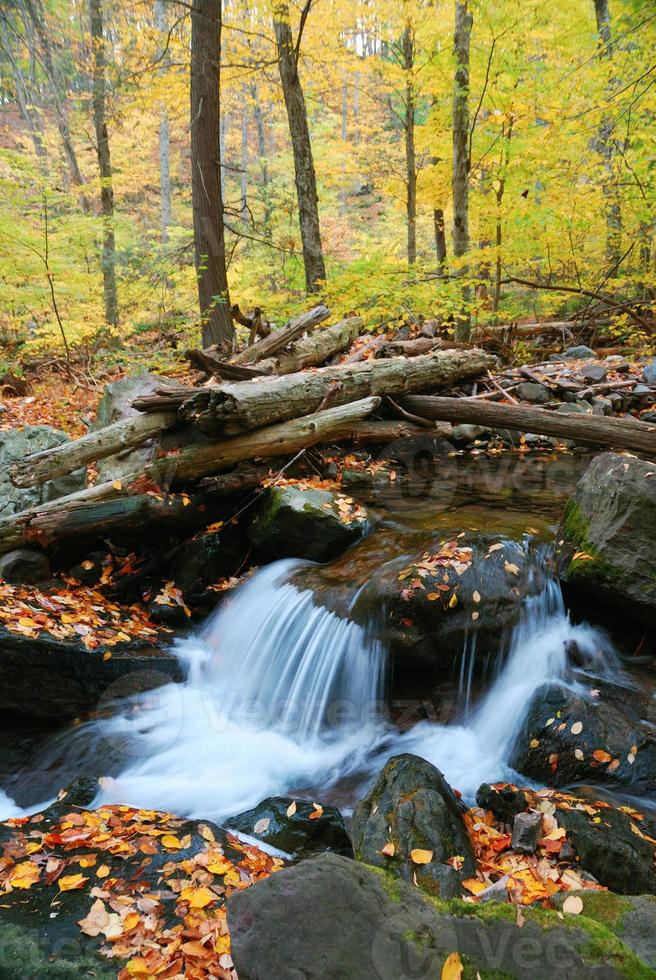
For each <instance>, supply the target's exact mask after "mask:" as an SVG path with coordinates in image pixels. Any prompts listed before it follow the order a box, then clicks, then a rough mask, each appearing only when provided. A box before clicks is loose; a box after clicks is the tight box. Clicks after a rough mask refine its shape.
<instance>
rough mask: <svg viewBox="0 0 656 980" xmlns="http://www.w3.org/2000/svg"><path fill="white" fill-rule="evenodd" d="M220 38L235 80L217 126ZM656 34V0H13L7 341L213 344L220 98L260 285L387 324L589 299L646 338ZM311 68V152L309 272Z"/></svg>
mask: <svg viewBox="0 0 656 980" xmlns="http://www.w3.org/2000/svg"><path fill="white" fill-rule="evenodd" d="M201 8H204V9H203V10H202V14H203V18H202V19H201V20H200V21H199V20H198V14H199V10H201ZM217 8H218V9H217ZM217 13H218V22H217V21H216V20H212V18H213V17H214V18H216V15H217ZM194 17H196V20H197V28H199V31H200V32H199V33H198V32H197V34H196V39H195V41H194V38H193V37H192V35H193V21H194ZM208 18H209V19H208ZM208 24H209V25H210V27H208V26H207V25H208ZM217 28H218V31H217ZM208 37H209V41H208ZM199 38H200V43H209V45H210V56H213V52H216V59H217V61H216V89H217V96H218V93H219V91H220V118H219V99H218V97H217V104H216V108H214V107H211V111H212V113H213V117H212V119H211V120H210V121H209V123H208V125H207V127H206V126H205V123H204V120H201V122H203V125H202V126H199V119H200V118H201V117H200V114H201V113H206V112H207V111H208V108H209V107H208V105H207V103H204V102H203V97H202V95H201V97H200V101H199V100H198V93H196V103H195V108H194V92H193V91H191V92H190V89H192V88H193V86H192V85H191V81H190V80H191V77H192V75H193V71H192V62H193V59H194V56H195V55H198V45H199ZM285 39H286V40H285ZM655 40H656V3H654V2H653V0H611V4H610V6H609V3H608V2H607V0H568V2H560V0H558V2H555V3H551V4H544V3H543V2H539V0H522V3H521V4H518V3H516V2H511V0H493V2H476V0H471V2H469V3H467V2H455V3H453V2H452V0H307V2H306V3H305V4H304V5H297V4H294V3H289V4H287V3H281V2H279V0H277V2H274V3H272V4H269V3H261V4H258V3H253V2H248V0H224V2H223V4H222V6H221V4H220V3H217V2H216V0H196V6H195V7H194V5H193V4H191V3H187V2H182V0H154V2H153V0H2V2H0V341H1V342H2V344H3V345H4V352H5V353H4V359H5V364H6V366H7V367H11V368H12V369H14V370H15V369H16V364H17V362H18V361H19V360H20V358H24V357H27V356H35V355H37V356H38V355H39V354H40V353H42V352H43V351H50V352H52V351H55V352H59V353H60V354H63V353H64V346H65V345H67V346H68V348H70V349H74V350H77V351H82V352H83V353H84V356H85V357H86V358H87V359H88V360H90V359H93V357H95V356H98V355H99V354H100V355H101V356H102V357H104V358H109V359H110V360H111V361H113V362H115V363H116V365H117V366H120V365H121V364H123V363H126V361H127V360H129V359H130V358H134V357H135V356H139V352H141V354H142V355H143V357H145V358H146V359H147V363H148V365H149V366H151V365H159V366H160V367H162V368H164V367H166V365H167V363H168V362H169V361H170V360H171V358H172V357H175V356H176V355H175V351H176V349H178V348H180V349H184V347H185V345H186V346H189V345H190V344H191V345H192V346H193V345H195V346H197V345H198V339H199V324H200V317H199V296H198V279H199V278H202V276H203V273H204V271H205V264H204V263H205V257H204V255H203V250H202V248H201V249H200V252H199V249H198V240H197V241H196V254H195V252H194V216H193V207H192V183H193V180H192V175H193V172H194V166H195V162H194V161H195V159H196V158H197V155H198V158H199V155H200V154H201V153H202V152H207V148H206V147H205V148H203V147H202V145H201V146H199V145H198V143H199V134H200V140H201V142H202V137H203V135H207V134H212V133H213V132H214V124H216V133H217V136H218V140H217V142H218V146H216V147H215V148H213V147H210V153H211V155H212V156H214V159H213V160H212V161H211V165H213V166H215V167H216V166H217V165H218V166H219V167H220V175H221V180H220V194H221V197H222V203H221V204H219V205H218V206H217V202H216V200H213V202H212V208H213V209H214V212H215V217H217V218H218V216H219V215H220V214H221V213H222V216H223V221H222V222H221V223H222V232H223V233H224V235H225V251H224V255H225V264H226V269H227V276H228V282H229V287H230V294H231V296H230V301H231V302H238V303H239V305H240V307H241V309H242V310H246V311H250V310H252V309H253V308H254V307H256V306H259V307H262V308H263V310H264V311H265V314H266V316H267V317H268V318H269V319H270V320H273V321H275V322H276V323H282V322H284V320H285V318H286V317H287V316H289V315H291V314H293V313H297V312H299V311H300V310H302V309H304V308H307V306H308V305H311V304H309V303H308V299H307V292H308V291H310V292H317V294H318V298H319V299H320V300H321V301H323V302H325V303H326V304H327V305H329V306H330V307H331V309H332V310H333V312H334V313H335V314H336V315H342V314H346V313H348V312H351V311H356V312H357V313H358V314H359V315H360V316H362V317H363V319H364V323H365V326H366V327H367V328H368V329H372V330H373V329H376V328H379V327H380V326H381V325H387V324H389V323H390V322H396V321H397V320H398V319H399V318H401V319H403V318H407V319H409V320H410V321H412V320H413V319H417V318H420V317H427V318H428V317H430V318H434V319H436V320H438V321H439V322H441V323H444V324H446V325H447V326H448V327H449V329H452V330H453V331H455V332H457V330H458V328H459V324H460V325H462V324H465V325H466V327H467V329H468V325H469V323H472V324H473V325H474V326H481V325H489V324H492V325H493V324H495V323H509V322H514V321H517V320H520V321H521V320H524V321H526V320H535V319H542V318H549V317H552V318H553V317H564V316H569V315H571V314H573V313H575V312H578V313H581V312H582V311H584V310H589V309H590V308H593V309H596V310H597V312H598V313H602V312H603V313H608V312H609V311H611V312H612V313H613V314H614V318H613V324H612V330H613V331H614V332H615V335H616V336H617V339H618V341H620V342H626V341H629V342H633V343H637V344H639V345H640V346H641V347H642V348H643V349H644V348H647V349H649V348H650V347H651V336H650V331H649V329H648V322H649V317H648V316H646V314H645V310H649V308H650V307H651V306H652V305H653V301H654V297H655V296H656V271H655V262H654V232H655V230H656V226H655V220H654V219H655V211H654V209H655V207H656V196H655V192H654V181H655V178H656V164H655V161H656V154H655V146H656V128H655V127H654V118H655V114H656V64H654V63H653V62H654V57H653V52H654V49H655V44H654V42H655ZM285 44H287V47H285ZM464 45H466V50H465V47H464ZM219 51H220V72H219V64H218V55H219ZM285 52H286V53H287V54H288V55H290V56H291V58H292V61H293V64H292V68H291V71H292V74H294V73H295V76H296V77H295V78H294V79H292V81H291V83H290V78H289V76H288V77H287V79H285V72H284V70H285V65H284V60H285V57H284V56H285ZM201 55H202V52H201ZM287 67H289V66H287ZM219 78H220V82H219ZM285 84H287V89H285ZM290 84H291V85H292V88H293V86H294V85H296V86H297V91H296V93H295V94H294V92H293V91H292V92H291V98H292V101H293V98H294V97H298V93H299V92H300V97H301V99H302V106H301V108H304V109H305V113H306V116H307V121H308V127H309V138H310V142H309V143H308V146H309V148H310V152H311V158H310V163H312V164H313V170H314V171H315V172H316V186H317V198H318V207H317V217H318V221H319V225H320V230H319V229H317V231H318V233H319V236H320V238H319V244H320V248H321V253H322V254H321V260H322V262H323V267H322V266H321V265H319V266H318V267H315V269H314V272H313V273H312V274H310V271H311V270H310V271H309V270H308V251H307V241H304V239H303V237H302V234H301V226H300V225H299V204H300V207H301V212H302V211H303V207H304V198H303V193H305V195H306V196H305V204H308V202H309V203H310V204H311V203H312V202H311V200H310V198H311V197H312V189H311V188H310V194H309V197H308V193H307V188H305V190H304V189H303V187H297V184H298V180H299V154H300V156H302V154H303V152H304V150H305V148H304V147H303V146H299V144H298V129H296V131H295V129H294V124H293V119H292V113H290V106H289V99H290V88H289V86H290ZM297 108H298V106H297ZM286 110H287V111H286ZM290 125H291V129H290ZM195 127H196V129H198V130H199V134H198V133H197V134H196V137H195V136H194V128H195ZM301 128H302V127H301ZM301 135H302V134H301ZM295 140H296V142H295ZM214 150H215V151H216V152H215V153H214ZM305 163H306V164H307V160H306V161H305ZM301 164H302V160H301ZM295 166H296V183H295ZM201 170H202V168H201ZM306 171H307V167H306ZM301 176H302V175H301ZM201 179H202V172H201ZM454 203H455V206H454ZM110 205H111V207H110ZM463 209H464V210H466V214H465V215H464V219H465V220H466V227H464V228H463V225H462V220H463V214H462V211H463ZM310 210H311V208H310ZM300 216H301V217H303V214H302V213H301V215H300ZM305 217H306V218H307V216H305ZM310 217H311V215H310ZM219 220H220V219H219ZM306 231H307V226H306ZM315 259H316V255H315ZM317 268H318V270H319V272H317ZM112 279H113V286H112ZM215 298H216V297H215ZM226 300H227V296H224V297H220V302H222V303H224V304H225V302H226ZM312 302H314V298H313V300H312ZM201 309H203V301H202V297H201ZM205 312H206V311H205ZM465 332H466V331H465ZM206 339H212V337H211V336H210V337H209V338H206ZM214 339H216V338H214ZM461 339H462V338H461ZM465 339H466V338H465ZM518 355H519V356H521V351H518Z"/></svg>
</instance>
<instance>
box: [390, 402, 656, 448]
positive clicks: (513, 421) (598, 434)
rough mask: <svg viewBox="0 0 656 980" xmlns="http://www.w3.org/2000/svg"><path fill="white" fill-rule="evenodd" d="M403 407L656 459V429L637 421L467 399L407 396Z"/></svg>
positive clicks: (435, 416)
mask: <svg viewBox="0 0 656 980" xmlns="http://www.w3.org/2000/svg"><path fill="white" fill-rule="evenodd" d="M403 405H404V407H405V408H407V409H408V410H409V411H412V412H416V413H417V414H418V415H422V416H424V418H430V419H439V420H441V421H445V422H455V423H460V422H468V423H472V424H474V425H484V426H491V427H493V428H498V429H517V430H519V431H520V432H533V433H538V434H540V435H545V436H557V437H559V438H561V439H573V440H574V441H575V442H580V443H584V444H585V445H590V446H607V447H609V448H614V449H629V450H632V451H633V452H639V453H644V454H646V455H648V456H656V425H650V424H649V423H647V422H639V421H638V420H637V419H616V418H606V417H604V416H602V415H583V414H574V413H571V414H570V413H567V414H565V413H563V414H560V413H559V412H550V411H547V410H546V409H543V408H525V407H524V406H516V405H496V404H494V403H490V402H484V401H474V400H473V399H467V398H439V397H435V396H432V397H431V396H422V395H408V396H407V397H406V398H404V399H403Z"/></svg>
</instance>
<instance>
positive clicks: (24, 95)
mask: <svg viewBox="0 0 656 980" xmlns="http://www.w3.org/2000/svg"><path fill="white" fill-rule="evenodd" d="M0 49H1V50H2V52H3V53H4V55H5V57H6V58H7V61H8V62H9V64H10V65H11V73H12V76H13V79H14V91H15V95H16V103H17V105H18V111H19V112H20V114H21V118H22V119H23V122H24V123H25V125H26V126H27V128H28V129H29V131H30V136H31V137H32V144H33V146H34V152H35V154H36V156H37V159H38V160H39V164H40V167H41V171H42V173H44V174H47V173H48V151H47V150H46V147H45V144H44V141H43V120H42V118H41V114H40V113H39V111H38V110H37V109H36V108H35V106H34V99H33V98H30V95H29V92H28V86H27V83H26V81H25V78H24V77H23V72H22V71H21V67H20V64H19V61H18V58H17V57H16V56H15V54H14V44H13V37H12V35H11V34H10V32H9V30H8V28H7V23H6V22H5V23H4V24H3V25H2V44H1V45H0Z"/></svg>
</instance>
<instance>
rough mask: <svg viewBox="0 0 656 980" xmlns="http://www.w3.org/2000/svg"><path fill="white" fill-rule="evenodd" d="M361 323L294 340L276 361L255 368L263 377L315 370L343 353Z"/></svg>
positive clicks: (350, 320)
mask: <svg viewBox="0 0 656 980" xmlns="http://www.w3.org/2000/svg"><path fill="white" fill-rule="evenodd" d="M361 326H362V320H361V319H360V317H358V316H352V317H348V318H347V319H346V320H340V321H339V323H335V324H334V325H333V326H332V327H326V328H325V330H319V331H317V332H316V333H312V334H310V336H309V337H305V338H303V339H301V340H297V341H296V343H294V344H292V345H291V346H290V347H289V349H288V350H286V351H283V352H282V353H281V354H278V355H277V356H276V357H270V358H267V360H266V361H259V362H258V368H260V370H261V371H262V372H263V373H264V371H267V372H269V373H272V374H292V373H293V372H295V371H302V370H303V368H308V367H318V366H319V365H320V364H324V363H325V362H326V361H327V360H328V358H329V357H332V356H333V354H340V353H341V352H342V351H344V350H347V349H348V348H349V347H350V346H351V344H352V343H353V341H354V340H355V338H356V337H357V336H358V332H359V330H360V327H361Z"/></svg>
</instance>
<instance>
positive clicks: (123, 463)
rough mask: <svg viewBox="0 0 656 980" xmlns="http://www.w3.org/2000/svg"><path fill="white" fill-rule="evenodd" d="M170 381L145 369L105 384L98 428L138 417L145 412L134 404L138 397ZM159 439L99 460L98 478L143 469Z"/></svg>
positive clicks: (149, 393)
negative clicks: (133, 405)
mask: <svg viewBox="0 0 656 980" xmlns="http://www.w3.org/2000/svg"><path fill="white" fill-rule="evenodd" d="M168 381H169V379H168V378H165V377H161V376H158V375H155V374H149V373H148V372H147V371H144V372H143V373H142V374H136V375H131V376H129V377H127V378H120V379H119V380H118V381H111V382H110V383H109V384H108V385H105V388H104V391H103V394H102V398H101V399H100V401H99V402H98V408H97V409H96V421H95V423H94V426H93V428H94V429H103V428H104V427H105V426H106V425H111V424H112V423H113V422H120V421H122V420H123V419H128V418H134V417H136V416H137V415H140V414H141V413H140V412H139V411H137V409H136V408H133V407H132V402H133V401H134V399H135V398H139V397H141V396H143V395H152V394H153V393H154V392H155V390H156V389H157V388H159V387H161V386H162V385H165V384H166V383H167V382H168ZM155 445H156V440H153V439H149V440H148V442H146V443H144V444H143V445H141V446H137V447H136V448H135V449H131V450H129V451H127V452H122V453H118V454H117V455H116V456H108V457H107V458H106V459H101V460H99V461H98V464H97V466H98V482H102V481H105V480H120V479H122V478H123V477H124V476H125V475H126V474H127V473H129V472H131V471H132V470H139V469H142V468H143V467H144V466H145V465H146V464H147V463H149V462H150V461H151V459H152V458H153V456H154V454H155Z"/></svg>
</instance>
